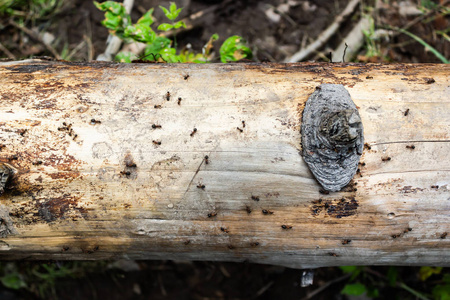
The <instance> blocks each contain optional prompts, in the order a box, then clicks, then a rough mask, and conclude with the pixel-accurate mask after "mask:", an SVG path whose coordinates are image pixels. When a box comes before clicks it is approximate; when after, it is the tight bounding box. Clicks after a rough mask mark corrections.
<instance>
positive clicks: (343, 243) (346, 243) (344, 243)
mask: <svg viewBox="0 0 450 300" xmlns="http://www.w3.org/2000/svg"><path fill="white" fill-rule="evenodd" d="M351 242H352V240H342V245H348V244H350V243H351Z"/></svg>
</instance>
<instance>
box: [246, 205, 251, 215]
mask: <svg viewBox="0 0 450 300" xmlns="http://www.w3.org/2000/svg"><path fill="white" fill-rule="evenodd" d="M245 210H246V211H247V213H248V214H251V213H252V209H251V208H250V206H248V205H247V206H245Z"/></svg>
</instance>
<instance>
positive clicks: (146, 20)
mask: <svg viewBox="0 0 450 300" xmlns="http://www.w3.org/2000/svg"><path fill="white" fill-rule="evenodd" d="M153 10H154V9H153V8H152V9H150V10H149V11H148V12H146V13H145V14H144V15H143V16H142V17H140V18H139V20H138V21H137V24H142V25H145V26H148V27H150V26H151V25H152V24H153V22H155V20H154V18H153Z"/></svg>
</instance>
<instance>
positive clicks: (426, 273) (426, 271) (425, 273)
mask: <svg viewBox="0 0 450 300" xmlns="http://www.w3.org/2000/svg"><path fill="white" fill-rule="evenodd" d="M441 271H442V267H421V268H420V271H419V276H420V280H422V281H425V280H427V279H428V278H429V277H430V276H431V275H433V274H440V273H441Z"/></svg>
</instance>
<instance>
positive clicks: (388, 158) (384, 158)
mask: <svg viewBox="0 0 450 300" xmlns="http://www.w3.org/2000/svg"><path fill="white" fill-rule="evenodd" d="M390 160H391V158H390V157H389V156H388V157H382V158H381V161H390Z"/></svg>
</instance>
